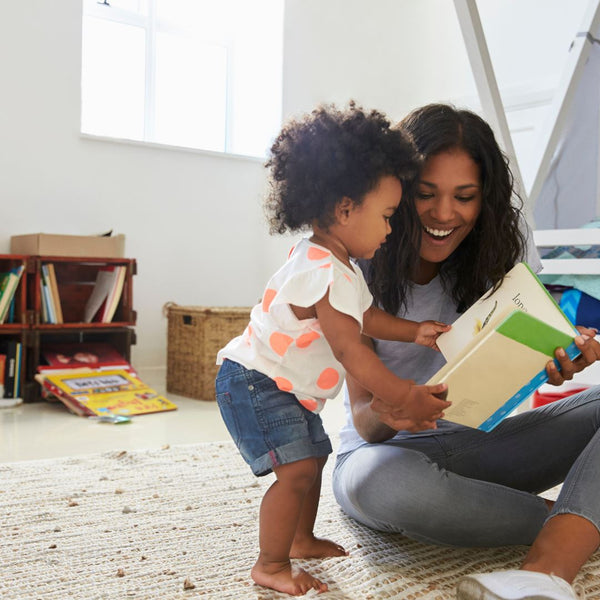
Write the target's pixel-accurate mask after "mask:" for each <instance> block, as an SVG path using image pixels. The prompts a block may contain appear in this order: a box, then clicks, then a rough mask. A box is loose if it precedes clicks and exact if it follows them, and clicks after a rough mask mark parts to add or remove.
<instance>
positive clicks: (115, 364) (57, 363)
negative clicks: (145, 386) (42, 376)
mask: <svg viewBox="0 0 600 600" xmlns="http://www.w3.org/2000/svg"><path fill="white" fill-rule="evenodd" d="M41 354H42V357H43V359H44V361H45V362H46V363H47V364H45V365H39V367H38V370H39V371H40V372H46V371H52V370H56V369H76V368H82V367H85V368H88V369H94V370H103V371H106V370H108V369H124V370H126V371H129V372H130V373H133V374H134V375H135V374H136V373H135V371H134V369H133V367H132V366H131V365H130V364H129V363H128V362H127V361H126V360H125V358H123V356H121V355H120V354H119V352H117V350H116V349H115V348H114V347H113V346H111V345H110V344H108V343H105V342H81V343H59V344H43V345H42V348H41Z"/></svg>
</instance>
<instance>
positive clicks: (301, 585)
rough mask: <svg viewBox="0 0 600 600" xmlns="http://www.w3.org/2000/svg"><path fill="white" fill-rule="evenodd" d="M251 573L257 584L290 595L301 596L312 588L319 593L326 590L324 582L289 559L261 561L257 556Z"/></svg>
mask: <svg viewBox="0 0 600 600" xmlns="http://www.w3.org/2000/svg"><path fill="white" fill-rule="evenodd" d="M251 575H252V579H253V580H254V582H255V583H258V585H263V586H265V587H268V588H271V589H274V590H277V591H278V592H283V593H285V594H291V595H292V596H302V595H303V594H306V592H308V591H309V590H312V589H315V590H317V591H318V592H319V593H321V592H326V591H327V584H326V583H323V582H322V581H319V580H318V579H315V578H314V577H313V576H312V575H311V574H310V573H307V572H306V571H305V570H304V569H300V568H298V567H295V566H294V565H292V564H291V563H290V562H289V561H287V562H283V563H280V562H277V563H273V562H271V563H263V562H261V561H260V558H259V560H257V561H256V564H255V565H254V567H252V572H251Z"/></svg>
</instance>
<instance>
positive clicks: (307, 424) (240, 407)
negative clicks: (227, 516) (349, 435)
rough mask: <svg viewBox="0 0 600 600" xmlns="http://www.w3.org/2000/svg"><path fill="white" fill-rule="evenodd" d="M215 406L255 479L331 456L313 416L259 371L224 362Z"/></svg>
mask: <svg viewBox="0 0 600 600" xmlns="http://www.w3.org/2000/svg"><path fill="white" fill-rule="evenodd" d="M216 392H217V403H218V405H219V410H220V411H221V415H222V417H223V421H225V425H226V426H227V429H228V430H229V433H230V434H231V437H232V438H233V441H234V442H235V444H236V445H237V447H238V449H239V451H240V452H241V454H242V456H243V458H244V460H245V461H246V462H247V463H248V464H249V465H250V467H251V469H252V472H253V473H254V474H255V475H258V476H261V475H267V474H268V473H270V472H271V471H272V470H273V467H277V466H279V465H284V464H287V463H291V462H295V461H298V460H302V459H305V458H310V457H322V456H327V455H328V454H331V451H332V448H331V442H330V440H329V437H328V435H327V434H326V433H325V430H324V429H323V422H322V421H321V417H320V416H319V415H318V414H315V413H312V412H310V411H309V410H306V408H304V407H303V406H302V405H301V404H300V403H299V402H298V400H297V399H296V396H294V395H293V394H290V393H288V392H282V391H281V390H280V389H279V388H278V387H277V385H276V384H275V382H274V381H273V380H272V379H271V378H270V377H267V376H266V375H263V374H262V373H259V372H258V371H254V370H250V369H246V368H245V367H243V366H242V365H240V364H238V363H236V362H235V361H232V360H228V359H226V360H225V361H224V362H223V364H222V365H221V368H220V369H219V372H218V374H217V379H216Z"/></svg>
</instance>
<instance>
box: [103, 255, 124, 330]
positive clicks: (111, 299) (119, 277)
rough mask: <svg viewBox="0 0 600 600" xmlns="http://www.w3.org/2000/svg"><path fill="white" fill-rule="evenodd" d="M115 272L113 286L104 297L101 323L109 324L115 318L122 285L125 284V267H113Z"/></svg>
mask: <svg viewBox="0 0 600 600" xmlns="http://www.w3.org/2000/svg"><path fill="white" fill-rule="evenodd" d="M115 268H116V270H117V273H116V276H115V278H114V280H113V286H112V288H111V290H110V291H109V293H108V296H107V297H106V302H105V303H104V310H103V311H102V322H103V323H110V322H111V321H112V320H113V317H114V316H115V312H116V310H117V306H118V305H119V300H120V299H121V294H122V292H123V285H124V283H125V275H126V267H125V266H118V267H115Z"/></svg>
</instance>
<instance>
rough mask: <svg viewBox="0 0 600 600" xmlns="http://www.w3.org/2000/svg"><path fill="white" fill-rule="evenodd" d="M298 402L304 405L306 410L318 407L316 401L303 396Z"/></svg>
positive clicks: (313, 409)
mask: <svg viewBox="0 0 600 600" xmlns="http://www.w3.org/2000/svg"><path fill="white" fill-rule="evenodd" d="M299 402H300V404H302V406H304V408H306V410H310V411H311V412H312V411H315V410H317V408H319V404H318V403H317V401H316V400H313V399H312V398H303V399H302V400H299Z"/></svg>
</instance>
